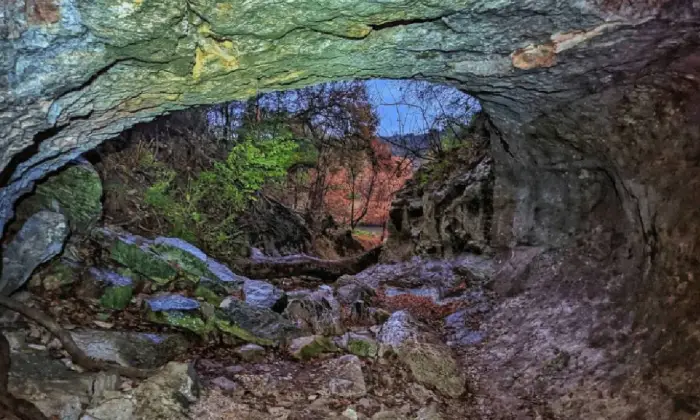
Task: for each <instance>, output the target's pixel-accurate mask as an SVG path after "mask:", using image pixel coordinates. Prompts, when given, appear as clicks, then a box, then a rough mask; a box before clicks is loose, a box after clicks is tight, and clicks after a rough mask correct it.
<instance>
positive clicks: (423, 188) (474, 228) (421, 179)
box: [389, 150, 494, 257]
mask: <svg viewBox="0 0 700 420" xmlns="http://www.w3.org/2000/svg"><path fill="white" fill-rule="evenodd" d="M461 157H462V156H461V154H460V153H453V154H452V155H451V156H448V157H446V158H445V161H444V162H441V163H440V169H441V171H439V172H438V174H437V175H434V174H431V173H430V172H429V170H430V169H431V168H432V167H431V166H430V165H425V166H423V167H422V168H421V169H419V170H418V171H417V173H416V174H415V176H414V177H413V179H412V180H409V181H408V182H407V184H406V186H405V187H404V188H403V189H402V190H401V191H400V192H399V193H398V195H397V197H396V199H395V200H394V202H393V203H392V207H391V210H390V215H389V220H390V222H391V225H390V230H391V231H393V232H392V234H391V235H389V241H390V242H391V244H390V245H389V247H390V248H391V247H392V246H393V247H394V248H399V247H403V252H405V253H410V254H430V255H436V254H437V255H442V256H448V257H449V256H454V255H458V254H460V253H462V252H476V253H482V252H484V251H486V250H488V249H489V248H490V246H491V244H490V243H489V239H490V236H489V229H490V224H491V219H492V213H493V191H494V187H493V184H494V175H493V160H492V159H491V158H490V157H488V156H485V151H483V150H482V151H481V152H480V153H477V154H476V156H474V155H473V154H471V153H467V156H466V157H464V158H461ZM460 158H461V159H460ZM473 162H476V165H474V164H473ZM464 167H472V169H471V170H469V171H464V170H463V169H462V168H464ZM446 168H449V169H450V170H451V172H447V173H445V172H446ZM397 238H401V240H402V241H404V243H402V244H396V245H393V244H394V242H396V239H397ZM406 242H408V243H406ZM407 246H409V247H410V248H412V249H411V251H408V250H407Z"/></svg>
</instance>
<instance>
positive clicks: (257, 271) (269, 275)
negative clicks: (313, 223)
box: [233, 246, 382, 283]
mask: <svg viewBox="0 0 700 420" xmlns="http://www.w3.org/2000/svg"><path fill="white" fill-rule="evenodd" d="M381 253H382V247H381V246H378V247H376V248H373V249H372V250H370V251H367V252H366V253H364V254H361V255H358V256H356V257H349V258H343V259H339V260H322V259H320V258H316V257H311V256H308V255H298V256H296V255H293V256H287V257H278V258H274V257H263V258H251V259H240V260H237V261H235V262H234V264H233V266H234V267H235V269H236V271H237V272H238V273H241V274H243V275H245V276H247V277H251V278H254V279H275V278H282V277H293V276H311V277H316V278H318V279H320V280H322V281H324V282H328V283H330V282H333V281H335V280H336V279H338V277H340V276H342V275H345V274H357V273H359V272H360V271H362V270H364V269H366V268H368V267H370V266H372V265H374V264H376V263H377V262H379V257H380V255H381Z"/></svg>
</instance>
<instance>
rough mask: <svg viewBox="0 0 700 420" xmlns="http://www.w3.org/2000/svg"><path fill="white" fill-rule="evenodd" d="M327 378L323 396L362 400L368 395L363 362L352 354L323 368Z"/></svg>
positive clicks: (339, 358)
mask: <svg viewBox="0 0 700 420" xmlns="http://www.w3.org/2000/svg"><path fill="white" fill-rule="evenodd" d="M322 370H323V372H324V373H325V377H326V378H327V379H326V380H327V383H326V386H325V387H324V388H323V389H321V390H320V391H319V393H320V394H321V395H332V396H339V397H347V398H360V397H363V396H364V395H365V394H366V393H367V387H366V384H365V377H364V375H363V373H362V362H361V361H360V359H359V358H358V357H357V356H355V355H352V354H348V355H345V356H341V357H338V358H336V359H331V360H328V361H327V362H325V363H324V364H323V367H322Z"/></svg>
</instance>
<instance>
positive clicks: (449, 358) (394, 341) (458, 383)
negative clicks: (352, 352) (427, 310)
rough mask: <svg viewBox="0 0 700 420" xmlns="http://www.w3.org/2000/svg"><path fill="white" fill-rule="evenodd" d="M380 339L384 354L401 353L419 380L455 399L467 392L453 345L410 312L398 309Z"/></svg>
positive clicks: (380, 332)
mask: <svg viewBox="0 0 700 420" xmlns="http://www.w3.org/2000/svg"><path fill="white" fill-rule="evenodd" d="M377 339H378V341H379V344H380V349H379V350H380V354H381V355H384V354H386V353H390V352H391V353H395V354H396V355H398V358H399V360H400V361H401V362H402V363H403V364H404V365H406V366H407V367H408V368H409V369H410V370H411V373H412V374H413V377H414V378H415V380H416V381H417V382H419V383H421V384H423V385H426V386H429V387H431V388H434V389H435V390H437V391H438V392H440V393H441V394H443V395H446V396H448V397H452V398H457V397H459V396H461V395H462V394H463V393H464V392H465V390H466V388H465V378H464V377H463V376H462V374H461V372H460V369H459V366H458V365H457V361H456V360H455V358H454V356H453V355H452V351H451V350H450V348H449V347H447V346H446V345H445V344H443V343H442V341H441V340H440V338H439V337H437V336H435V334H433V333H432V332H431V331H430V330H429V329H428V328H427V327H426V326H425V325H423V324H421V323H419V322H417V321H416V320H415V319H413V318H412V317H411V316H410V315H409V314H408V313H407V312H404V311H398V312H394V313H393V314H392V315H391V317H390V318H389V320H388V321H387V322H386V323H385V324H384V325H383V326H382V329H381V330H380V331H379V334H378V336H377Z"/></svg>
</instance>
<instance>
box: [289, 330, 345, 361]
mask: <svg viewBox="0 0 700 420" xmlns="http://www.w3.org/2000/svg"><path fill="white" fill-rule="evenodd" d="M336 350H337V348H336V346H335V344H333V342H332V341H331V340H330V339H329V338H328V337H324V336H322V335H312V336H309V337H299V338H295V339H294V340H292V342H291V343H290V344H289V354H291V355H292V357H294V358H295V359H299V360H310V359H313V358H316V357H318V356H320V355H321V354H323V353H330V352H334V351H336Z"/></svg>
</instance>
